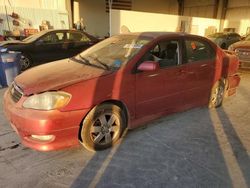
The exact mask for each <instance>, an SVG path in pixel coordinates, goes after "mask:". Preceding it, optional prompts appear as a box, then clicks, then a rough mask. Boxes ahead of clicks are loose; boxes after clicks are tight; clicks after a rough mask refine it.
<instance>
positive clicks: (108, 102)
mask: <svg viewBox="0 0 250 188" xmlns="http://www.w3.org/2000/svg"><path fill="white" fill-rule="evenodd" d="M102 104H114V105H116V106H118V107H120V108H121V109H122V110H123V111H124V112H125V113H124V115H125V118H126V119H125V120H126V127H128V123H129V117H130V116H129V111H128V108H127V106H126V105H125V104H124V103H123V102H122V101H120V100H115V99H109V100H106V101H103V102H101V103H99V104H97V105H95V106H94V107H93V108H91V109H90V110H89V112H88V113H87V114H86V115H85V116H84V117H83V119H82V121H81V123H80V125H79V131H78V140H79V141H82V138H81V129H82V123H83V121H84V119H85V118H86V117H87V115H88V114H89V113H90V112H91V111H92V110H93V109H94V108H96V107H97V106H100V105H102Z"/></svg>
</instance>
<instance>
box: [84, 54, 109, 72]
mask: <svg viewBox="0 0 250 188" xmlns="http://www.w3.org/2000/svg"><path fill="white" fill-rule="evenodd" d="M89 57H91V58H93V59H94V60H96V62H97V63H99V64H101V65H102V66H104V67H105V68H106V69H107V70H110V67H109V66H108V65H106V64H105V63H103V62H102V61H101V60H100V59H98V57H93V56H89Z"/></svg>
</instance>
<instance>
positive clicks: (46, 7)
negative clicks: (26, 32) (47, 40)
mask: <svg viewBox="0 0 250 188" xmlns="http://www.w3.org/2000/svg"><path fill="white" fill-rule="evenodd" d="M33 1H34V2H33V4H32V6H33V7H31V6H29V5H28V4H27V1H23V0H22V1H20V0H15V1H14V0H12V1H10V2H11V6H10V4H7V1H5V4H3V3H0V19H3V22H2V23H0V34H3V31H4V30H10V31H13V30H14V29H18V30H23V29H24V28H35V29H39V25H41V23H42V21H43V20H47V21H49V22H50V25H51V26H52V27H53V28H55V29H64V28H69V15H68V12H67V10H66V4H65V0H53V1H51V0H33ZM1 2H3V1H1ZM35 2H36V3H35ZM14 3H15V4H14ZM17 5H19V6H20V7H17ZM5 9H7V15H10V14H12V12H15V13H17V14H18V15H19V16H20V18H19V19H18V21H19V23H20V26H18V27H16V26H13V24H12V20H13V18H11V17H10V16H8V20H9V24H8V22H7V17H6V10H5Z"/></svg>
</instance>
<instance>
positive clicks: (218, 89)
mask: <svg viewBox="0 0 250 188" xmlns="http://www.w3.org/2000/svg"><path fill="white" fill-rule="evenodd" d="M224 95H225V84H224V82H223V81H221V80H219V81H217V82H216V83H215V84H214V86H213V88H212V90H211V94H210V100H209V108H218V107H220V106H221V105H222V103H223V99H224Z"/></svg>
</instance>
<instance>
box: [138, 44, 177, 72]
mask: <svg viewBox="0 0 250 188" xmlns="http://www.w3.org/2000/svg"><path fill="white" fill-rule="evenodd" d="M179 49H180V47H179V42H178V40H165V41H161V42H159V43H157V44H156V45H155V46H154V47H153V48H152V49H151V50H149V52H147V53H146V54H145V55H144V56H143V58H142V61H156V62H158V63H159V65H160V68H165V67H171V66H176V65H178V64H180V61H179V51H180V50H179Z"/></svg>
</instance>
